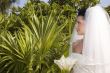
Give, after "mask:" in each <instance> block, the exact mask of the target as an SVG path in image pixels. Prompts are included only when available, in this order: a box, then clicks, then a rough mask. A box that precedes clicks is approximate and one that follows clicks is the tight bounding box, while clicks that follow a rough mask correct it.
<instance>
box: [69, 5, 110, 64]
mask: <svg viewBox="0 0 110 73" xmlns="http://www.w3.org/2000/svg"><path fill="white" fill-rule="evenodd" d="M85 15H86V16H85V34H84V37H83V40H84V41H83V50H82V56H85V57H87V58H88V59H89V60H87V61H90V62H89V63H90V64H95V65H97V64H98V65H102V64H110V18H109V15H108V13H107V12H106V11H105V10H104V8H103V7H101V6H100V5H96V6H94V7H90V8H88V9H87V11H86V14H85ZM76 33H77V32H76V31H75V29H74V32H73V36H72V38H71V41H70V45H71V46H70V54H71V53H72V43H73V42H75V41H76V40H77V39H80V38H82V36H80V35H77V34H76ZM85 64H86V62H85Z"/></svg>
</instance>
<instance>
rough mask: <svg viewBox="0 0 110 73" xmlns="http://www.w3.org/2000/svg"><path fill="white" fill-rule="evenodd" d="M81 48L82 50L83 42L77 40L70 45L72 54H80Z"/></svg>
mask: <svg viewBox="0 0 110 73" xmlns="http://www.w3.org/2000/svg"><path fill="white" fill-rule="evenodd" d="M82 48H83V40H78V41H76V42H73V44H72V51H73V52H75V53H79V54H81V53H82Z"/></svg>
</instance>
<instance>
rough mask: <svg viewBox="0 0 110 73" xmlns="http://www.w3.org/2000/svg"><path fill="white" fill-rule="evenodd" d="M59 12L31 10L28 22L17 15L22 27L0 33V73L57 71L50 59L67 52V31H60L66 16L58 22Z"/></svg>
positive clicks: (66, 22)
mask: <svg viewBox="0 0 110 73" xmlns="http://www.w3.org/2000/svg"><path fill="white" fill-rule="evenodd" d="M61 13H62V12H61ZM61 13H59V15H56V11H55V10H52V12H51V14H50V15H48V16H43V15H41V16H37V15H36V14H33V15H32V16H31V17H28V18H27V19H28V22H27V23H26V22H24V21H23V20H22V19H21V18H20V17H16V18H17V19H18V20H19V22H20V23H21V25H22V26H23V27H22V28H21V29H19V30H18V31H16V32H14V34H12V33H10V32H9V31H5V32H4V34H1V35H0V36H1V38H2V39H3V43H2V44H0V55H1V58H0V73H52V72H53V73H56V71H55V70H56V69H57V66H56V69H54V70H53V68H55V64H54V62H53V60H54V59H57V58H60V56H61V55H62V54H64V53H65V54H67V53H68V50H67V49H68V42H67V35H64V32H63V31H62V30H63V29H64V27H65V26H66V25H68V20H65V21H64V23H63V24H59V17H60V14H61Z"/></svg>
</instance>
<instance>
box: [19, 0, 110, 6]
mask: <svg viewBox="0 0 110 73" xmlns="http://www.w3.org/2000/svg"><path fill="white" fill-rule="evenodd" d="M26 1H27V0H20V1H19V2H17V6H20V7H23V6H24V4H25V3H26ZM41 1H44V2H48V0H41ZM100 3H101V4H102V5H103V6H104V7H107V6H109V5H110V0H101V1H100Z"/></svg>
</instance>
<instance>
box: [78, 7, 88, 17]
mask: <svg viewBox="0 0 110 73" xmlns="http://www.w3.org/2000/svg"><path fill="white" fill-rule="evenodd" d="M86 10H87V9H86V8H82V9H79V10H78V16H84V17H85V13H86Z"/></svg>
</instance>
